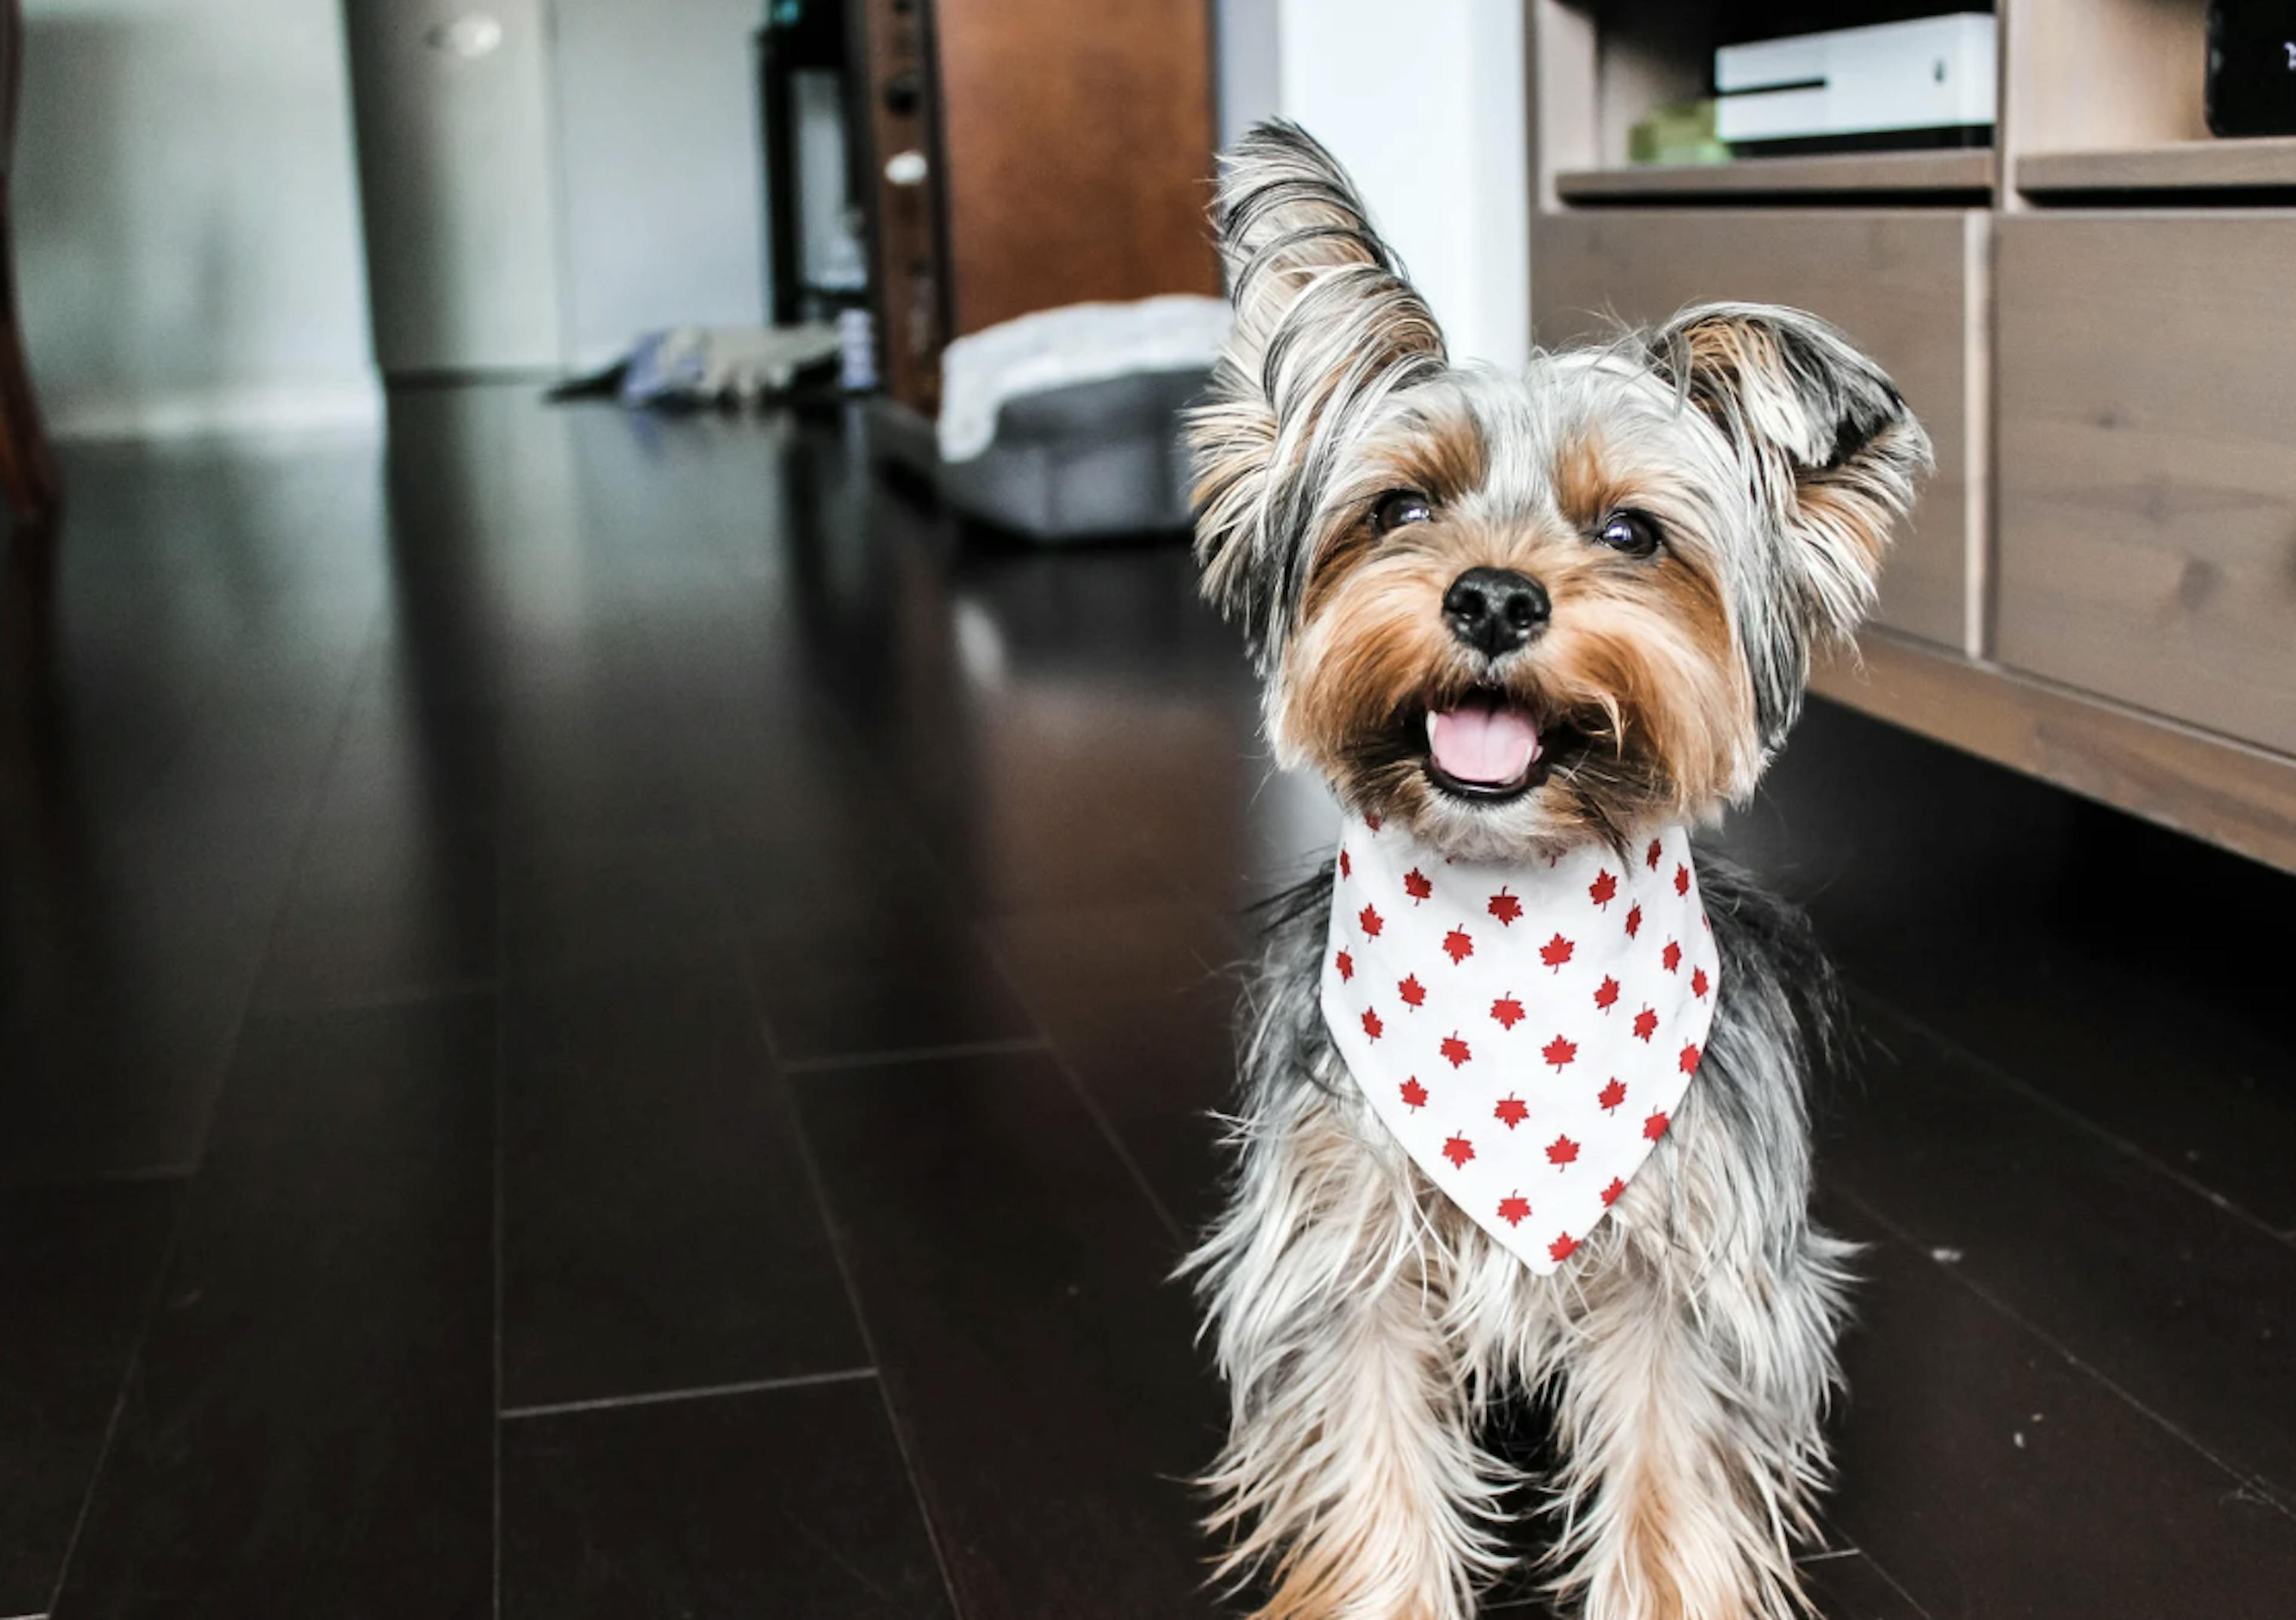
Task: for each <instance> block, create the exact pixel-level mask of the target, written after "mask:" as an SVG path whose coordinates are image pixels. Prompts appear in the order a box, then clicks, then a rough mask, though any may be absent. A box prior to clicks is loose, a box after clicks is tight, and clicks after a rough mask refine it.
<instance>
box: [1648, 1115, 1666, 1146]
mask: <svg viewBox="0 0 2296 1620" xmlns="http://www.w3.org/2000/svg"><path fill="white" fill-rule="evenodd" d="M1665 1134H1666V1115H1665V1114H1652V1115H1651V1116H1650V1117H1649V1118H1648V1119H1646V1120H1644V1122H1643V1136H1644V1139H1647V1140H1650V1141H1653V1142H1655V1141H1656V1140H1658V1139H1659V1138H1661V1137H1662V1136H1664V1135H1665Z"/></svg>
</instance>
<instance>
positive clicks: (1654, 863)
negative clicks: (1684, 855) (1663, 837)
mask: <svg viewBox="0 0 2296 1620" xmlns="http://www.w3.org/2000/svg"><path fill="white" fill-rule="evenodd" d="M1659 854H1660V850H1659V843H1658V840H1657V839H1655V838H1653V839H1652V840H1651V847H1650V848H1649V849H1648V850H1646V851H1644V852H1643V859H1644V860H1646V861H1648V862H1649V863H1650V869H1651V870H1652V871H1653V872H1655V871H1657V870H1658V858H1659Z"/></svg>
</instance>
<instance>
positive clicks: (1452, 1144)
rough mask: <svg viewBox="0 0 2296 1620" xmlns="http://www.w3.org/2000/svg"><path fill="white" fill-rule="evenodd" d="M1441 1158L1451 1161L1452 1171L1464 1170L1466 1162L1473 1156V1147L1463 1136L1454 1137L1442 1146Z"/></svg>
mask: <svg viewBox="0 0 2296 1620" xmlns="http://www.w3.org/2000/svg"><path fill="white" fill-rule="evenodd" d="M1443 1156H1444V1157H1445V1158H1447V1159H1448V1160H1450V1161H1451V1168H1452V1169H1454V1170H1464V1169H1465V1168H1466V1167H1467V1161H1468V1160H1469V1159H1472V1158H1473V1157H1474V1156H1475V1145H1474V1144H1473V1143H1472V1142H1471V1141H1469V1140H1468V1139H1466V1138H1465V1137H1464V1136H1455V1137H1453V1138H1452V1139H1450V1140H1449V1141H1447V1142H1445V1143H1444V1144H1443Z"/></svg>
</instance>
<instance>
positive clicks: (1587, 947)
mask: <svg viewBox="0 0 2296 1620" xmlns="http://www.w3.org/2000/svg"><path fill="white" fill-rule="evenodd" d="M1334 884H1335V886H1334V888H1333V898H1332V938H1331V947H1330V950H1328V951H1327V952H1326V953H1325V959H1324V990H1323V1001H1324V1023H1325V1024H1328V1025H1330V1027H1331V1032H1332V1039H1333V1041H1335V1042H1336V1043H1337V1044H1338V1046H1339V1049H1340V1055H1341V1057H1343V1058H1345V1059H1346V1060H1347V1065H1348V1068H1349V1072H1350V1073H1353V1074H1354V1075H1355V1078H1356V1083H1357V1085H1358V1086H1360V1087H1362V1088H1363V1093H1364V1096H1365V1098H1368V1099H1369V1100H1370V1102H1371V1106H1372V1107H1373V1108H1374V1110H1375V1111H1376V1112H1377V1113H1378V1114H1379V1116H1380V1118H1381V1119H1382V1120H1383V1121H1385V1122H1386V1123H1387V1128H1388V1129H1389V1130H1390V1131H1393V1132H1394V1133H1395V1137H1396V1139H1397V1140H1398V1141H1399V1142H1401V1143H1402V1144H1403V1146H1404V1147H1405V1148H1406V1150H1407V1151H1408V1152H1409V1153H1410V1155H1411V1156H1412V1157H1413V1158H1414V1159H1415V1160H1416V1161H1417V1162H1418V1164H1419V1167H1420V1168H1421V1169H1422V1170H1423V1171H1425V1172H1427V1175H1428V1179H1429V1180H1432V1181H1433V1182H1434V1183H1435V1185H1436V1186H1438V1187H1439V1188H1442V1189H1443V1191H1444V1192H1445V1193H1446V1194H1447V1195H1449V1196H1450V1199H1451V1201H1452V1202H1453V1203H1455V1204H1456V1205H1458V1206H1459V1207H1460V1208H1461V1209H1463V1210H1464V1211H1466V1212H1467V1213H1468V1214H1469V1215H1470V1216H1471V1217H1472V1218H1473V1220H1474V1221H1475V1223H1476V1224H1477V1225H1479V1226H1480V1227H1481V1228H1482V1229H1484V1230H1485V1231H1487V1232H1488V1233H1490V1235H1491V1236H1492V1237H1493V1238H1497V1240H1498V1241H1499V1242H1500V1243H1501V1244H1502V1245H1504V1246H1505V1247H1506V1248H1507V1249H1508V1250H1509V1251H1510V1252H1512V1253H1513V1254H1515V1255H1516V1256H1517V1257H1518V1258H1520V1259H1521V1261H1522V1262H1523V1263H1524V1264H1525V1265H1528V1266H1529V1268H1530V1269H1531V1270H1532V1271H1536V1272H1538V1273H1539V1274H1540V1275H1541V1276H1544V1275H1546V1273H1548V1272H1550V1271H1554V1269H1555V1267H1557V1266H1558V1265H1560V1264H1562V1262H1563V1261H1564V1260H1566V1259H1568V1258H1569V1257H1570V1251H1571V1250H1572V1249H1574V1248H1576V1247H1577V1246H1579V1244H1580V1243H1582V1242H1584V1241H1585V1240H1586V1238H1587V1233H1589V1232H1590V1231H1592V1230H1593V1229H1595V1225H1596V1223H1597V1222H1599V1221H1601V1220H1602V1219H1603V1215H1604V1214H1605V1213H1607V1212H1608V1211H1609V1209H1610V1207H1611V1205H1612V1204H1614V1203H1616V1202H1617V1201H1618V1198H1619V1195H1620V1194H1621V1193H1623V1192H1625V1191H1626V1189H1627V1182H1628V1179H1629V1178H1631V1177H1632V1176H1633V1175H1634V1173H1635V1172H1636V1170H1638V1169H1640V1168H1641V1167H1642V1164H1643V1161H1644V1159H1645V1158H1647V1157H1648V1156H1649V1155H1650V1151H1651V1149H1652V1147H1655V1146H1656V1145H1657V1143H1658V1139H1659V1138H1661V1136H1663V1135H1665V1134H1666V1128H1667V1122H1668V1121H1669V1119H1670V1118H1671V1117H1672V1115H1673V1113H1674V1110H1675V1107H1676V1105H1677V1104H1678V1103H1679V1102H1680V1101H1681V1100H1682V1095H1683V1093H1684V1091H1685V1090H1687V1089H1688V1088H1689V1085H1690V1077H1691V1076H1692V1075H1693V1073H1696V1072H1697V1069H1698V1060H1699V1057H1700V1056H1701V1055H1702V1053H1703V1052H1704V1050H1705V1047H1706V1032H1707V1028H1708V1026H1709V1025H1710V1024H1712V1023H1713V1021H1714V1002H1715V998H1716V996H1717V995H1718V993H1719V991H1720V984H1719V983H1718V981H1719V978H1720V966H1719V964H1718V960H1717V958H1716V953H1715V949H1714V937H1713V934H1712V933H1711V932H1710V930H1709V929H1708V927H1707V923H1706V911H1705V908H1704V907H1703V906H1702V904H1701V903H1700V900H1699V895H1698V878H1697V875H1696V874H1695V873H1694V872H1693V870H1692V869H1691V856H1690V838H1689V835H1688V834H1687V833H1686V832H1685V831H1684V830H1683V829H1682V828H1680V827H1669V828H1668V829H1667V830H1666V831H1665V832H1663V833H1661V835H1658V836H1657V837H1654V838H1652V839H1651V840H1650V841H1649V842H1648V843H1647V844H1646V845H1645V846H1644V848H1643V849H1642V850H1641V851H1640V852H1639V855H1638V858H1637V859H1635V860H1633V861H1631V862H1628V863H1621V862H1620V859H1619V858H1618V856H1617V855H1616V854H1615V853H1614V852H1613V851H1611V850H1609V849H1606V848H1603V847H1601V846H1596V845H1588V846H1586V847H1582V848H1580V849H1577V850H1573V851H1570V853H1569V854H1566V855H1562V856H1558V857H1556V858H1555V859H1553V860H1551V861H1549V860H1536V861H1533V862H1531V863H1530V864H1529V865H1527V866H1489V865H1480V864H1474V865H1471V864H1469V863H1468V862H1465V861H1458V862H1453V861H1451V860H1448V859H1446V858H1445V857H1443V856H1441V855H1439V854H1436V853H1434V852H1433V851H1430V850H1428V849H1426V848H1425V847H1423V846H1422V845H1420V844H1417V843H1413V842H1412V841H1411V839H1410V838H1409V837H1408V836H1407V835H1406V834H1404V833H1403V831H1402V830H1401V829H1400V828H1393V827H1391V828H1388V829H1386V830H1382V828H1381V826H1380V823H1379V821H1378V820H1377V819H1376V818H1356V817H1349V820H1348V824H1347V830H1346V833H1345V834H1344V835H1343V836H1342V837H1341V841H1340V855H1339V863H1338V876H1337V878H1336V879H1335V880H1334Z"/></svg>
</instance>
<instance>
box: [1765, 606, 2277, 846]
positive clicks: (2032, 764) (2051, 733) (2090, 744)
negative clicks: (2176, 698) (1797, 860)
mask: <svg viewBox="0 0 2296 1620" xmlns="http://www.w3.org/2000/svg"><path fill="white" fill-rule="evenodd" d="M1859 651H1860V654H1862V660H1861V662H1837V663H1835V664H1833V665H1831V666H1829V667H1827V668H1825V669H1822V670H1819V671H1818V672H1817V674H1816V677H1815V678H1813V680H1812V682H1811V689H1812V690H1813V691H1815V692H1816V693H1817V694H1818V695H1820V696H1823V697H1825V698H1828V699H1831V700H1832V701H1833V702H1835V703H1841V704H1843V705H1845V706H1846V707H1849V708H1852V709H1856V710H1858V711H1861V712H1863V713H1866V714H1870V715H1872V716H1874V718H1875V719H1877V720H1887V721H1889V722H1890V723H1891V724H1892V725H1897V726H1902V727H1904V728H1906V729H1907V730H1909V731H1915V732H1918V733H1920V734H1921V735H1923V736H1927V737H1931V738H1933V739H1935V740H1936V741H1938V742H1941V743H1945V744H1949V745H1950V746H1952V747H1956V748H1959V749H1961V750H1963V751H1964V752H1968V753H1973V754H1976V755H1977V756H1978V757H1980V759H1986V760H1990V761H1994V762H1995V763H1996V764H1998V765H2006V766H2008V767H2009V768H2010V769H2013V770H2021V771H2023V772H2025V773H2026V774H2027V775H2028V776H2034V777H2040V778H2041V779H2042V780H2044V781H2046V782H2052V783H2054V784H2055V785H2058V786H2060V787H2062V788H2065V789H2067V790H2068V791H2070V792H2072V793H2076V794H2081V795H2082V796H2083V797H2085V798H2089V799H2095V800H2097V801H2099V802H2103V803H2105V804H2110V805H2112V806H2113V807H2114V808H2116V809H2119V810H2127V811H2128V812H2129V813H2130V814H2131V815H2136V816H2142V817H2144V818H2145V819H2146V820H2148V821H2154V822H2158V823H2160V824H2161V826H2166V827H2169V828H2171V829H2173V830H2175V831H2177V832H2180V833H2185V834H2187V835H2191V836H2193V837H2196V838H2202V839H2206V840H2207V841H2208V842H2210V843H2215V844H2219V845H2221V846H2223V847H2224V848H2226V849H2228V850H2232V851H2236V852H2238V853H2240V854H2243V855H2245V856H2248V857H2249V858H2250V859H2254V860H2260V861H2262V862H2264V863H2265V864H2266V865H2267V866H2274V867H2277V868H2280V869H2281V870H2282V871H2284V872H2296V759H2290V758H2288V757H2286V756H2284V755H2281V754H2276V753H2272V752H2267V751H2266V750H2264V749H2260V748H2257V747H2254V746H2252V745H2251V744H2245V743H2240V742H2235V741H2234V740H2233V739H2231V738H2229V737H2221V736H2214V735H2212V734H2210V733H2208V732H2205V731H2201V730H2198V729H2195V728H2193V727H2190V726H2186V725H2184V724H2182V723H2180V722H2178V721H2176V720H2166V719H2163V718H2161V716H2158V715H2153V714H2147V713H2144V711H2141V710H2136V709H2130V708H2127V707H2124V706H2123V705H2121V704H2120V703H2112V702H2110V701H2109V700H2106V699H2103V698H2099V697H2094V696H2091V695H2088V694H2086V693H2082V692H2078V691H2075V690H2073V689H2072V688H2071V687H2061V686H2058V685H2057V684H2056V683H2054V682H2053V681H2048V680H2045V679H2042V678H2038V677H2037V676H2031V675H2027V674H2024V673H2022V672H2021V671H2020V670H2011V669H2006V668H2004V667H2003V666H2001V665H1999V664H1992V663H1980V662H1972V660H1970V659H1967V658H1964V657H1963V656H1961V655H1960V654H1957V653H1952V652H1948V651H1947V650H1945V649H1943V648H1940V647H1931V646H1924V645H1923V644H1922V643H1920V642H1917V641H1915V640H1913V639H1911V638H1910V637H1903V636H1898V635H1895V634H1892V633H1891V632H1890V631H1887V630H1877V629H1868V630H1867V631H1866V634H1865V635H1864V636H1863V637H1861V638H1860V641H1859Z"/></svg>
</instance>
